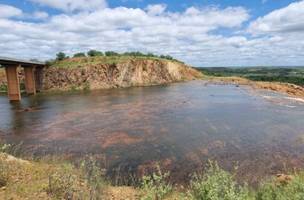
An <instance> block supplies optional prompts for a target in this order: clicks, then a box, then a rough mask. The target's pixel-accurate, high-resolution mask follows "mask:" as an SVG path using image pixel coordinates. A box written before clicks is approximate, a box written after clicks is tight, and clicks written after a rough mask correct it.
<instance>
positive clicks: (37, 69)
mask: <svg viewBox="0 0 304 200" xmlns="http://www.w3.org/2000/svg"><path fill="white" fill-rule="evenodd" d="M0 67H3V68H5V73H6V79H7V93H8V98H9V100H10V101H20V100H21V91H20V81H19V76H18V67H21V68H23V70H24V78H25V81H24V83H25V90H26V93H27V94H28V95H35V94H36V92H38V91H40V90H41V89H42V82H43V68H44V67H45V63H42V62H38V61H27V60H21V59H14V58H6V57H0Z"/></svg>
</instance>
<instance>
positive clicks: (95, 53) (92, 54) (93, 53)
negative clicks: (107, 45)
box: [88, 50, 103, 57]
mask: <svg viewBox="0 0 304 200" xmlns="http://www.w3.org/2000/svg"><path fill="white" fill-rule="evenodd" d="M88 56H90V57H95V56H103V53H102V52H101V51H97V50H90V51H88Z"/></svg>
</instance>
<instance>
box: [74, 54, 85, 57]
mask: <svg viewBox="0 0 304 200" xmlns="http://www.w3.org/2000/svg"><path fill="white" fill-rule="evenodd" d="M81 57H86V55H85V53H75V54H74V55H73V58H81Z"/></svg>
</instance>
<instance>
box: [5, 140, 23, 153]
mask: <svg viewBox="0 0 304 200" xmlns="http://www.w3.org/2000/svg"><path fill="white" fill-rule="evenodd" d="M22 145H23V142H20V143H18V144H1V143H0V152H2V153H7V154H10V155H13V156H21V155H22V153H23V151H22Z"/></svg>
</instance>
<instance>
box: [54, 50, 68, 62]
mask: <svg viewBox="0 0 304 200" xmlns="http://www.w3.org/2000/svg"><path fill="white" fill-rule="evenodd" d="M66 58H67V57H66V55H65V53H63V52H59V53H57V54H56V60H64V59H66Z"/></svg>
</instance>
